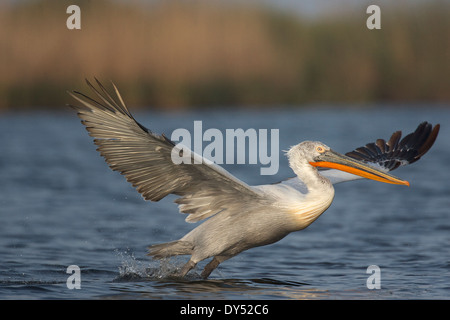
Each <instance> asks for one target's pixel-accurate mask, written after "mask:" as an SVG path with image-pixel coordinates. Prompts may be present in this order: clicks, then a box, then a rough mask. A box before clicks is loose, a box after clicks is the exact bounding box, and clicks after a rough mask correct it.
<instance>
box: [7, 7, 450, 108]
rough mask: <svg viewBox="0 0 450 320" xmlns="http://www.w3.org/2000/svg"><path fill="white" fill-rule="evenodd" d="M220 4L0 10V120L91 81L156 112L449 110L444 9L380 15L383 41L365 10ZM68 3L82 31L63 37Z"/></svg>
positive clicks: (60, 98)
mask: <svg viewBox="0 0 450 320" xmlns="http://www.w3.org/2000/svg"><path fill="white" fill-rule="evenodd" d="M225 3H226V2H225ZM225 3H224V4H220V2H219V3H218V2H212V3H211V2H208V1H207V0H205V1H167V0H165V1H158V2H152V4H146V5H144V4H137V3H136V2H133V1H132V2H128V3H127V2H117V1H105V0H103V1H66V0H64V1H62V0H61V1H44V0H41V1H31V2H24V3H22V4H20V5H6V4H3V5H0V39H1V42H0V61H1V72H0V109H18V108H21V107H34V106H36V107H40V106H46V107H52V106H54V107H58V106H62V105H64V104H65V103H67V102H68V101H70V98H69V97H68V96H67V94H66V90H68V89H78V90H85V88H86V87H85V85H84V82H83V79H84V78H90V79H92V78H93V77H97V78H99V79H100V80H103V81H105V80H109V79H111V80H113V81H114V82H115V83H116V84H117V85H118V86H119V87H120V89H121V91H122V92H123V94H124V96H125V99H126V101H128V102H129V103H130V104H132V105H137V106H152V107H155V108H188V107H192V106H194V107H199V106H214V105H242V106H245V105H273V104H284V105H286V104H292V105H300V104H304V103H326V102H332V103H361V104H363V103H367V102H380V101H382V102H386V101H388V102H405V101H406V102H424V101H426V102H444V103H447V102H448V101H449V100H450V64H449V58H450V37H449V31H450V19H448V17H449V16H450V14H449V13H450V6H449V5H448V2H436V1H428V2H426V3H425V2H424V3H423V4H421V5H417V6H414V7H412V6H409V7H407V8H403V7H400V6H392V7H389V8H382V29H381V30H368V29H367V28H366V19H367V17H368V15H367V14H366V13H365V8H361V10H359V11H358V13H357V14H355V11H353V12H352V13H351V14H349V13H348V14H346V13H339V14H336V15H332V16H327V17H326V18H321V19H302V18H301V17H300V16H298V15H295V14H292V13H287V12H282V11H276V10H273V9H271V8H270V9H269V8H267V7H260V6H258V7H257V6H255V5H254V3H255V2H252V3H253V5H246V4H245V2H244V3H243V4H237V3H235V2H233V4H225ZM401 3H402V4H404V2H401ZM71 4H77V5H79V6H80V8H81V30H68V29H67V28H66V19H67V18H68V17H69V14H67V13H66V8H67V7H68V6H69V5H71Z"/></svg>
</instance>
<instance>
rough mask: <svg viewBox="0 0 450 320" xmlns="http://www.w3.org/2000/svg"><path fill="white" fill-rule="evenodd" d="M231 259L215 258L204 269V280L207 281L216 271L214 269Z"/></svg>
mask: <svg viewBox="0 0 450 320" xmlns="http://www.w3.org/2000/svg"><path fill="white" fill-rule="evenodd" d="M229 258H230V257H226V256H215V257H214V258H213V259H212V260H211V261H210V262H209V263H208V264H207V265H206V266H205V268H204V269H203V271H202V274H201V276H202V278H203V279H206V278H208V277H209V275H210V274H211V272H213V271H214V269H216V268H217V266H218V265H219V264H220V263H221V262H224V261H225V260H227V259H229Z"/></svg>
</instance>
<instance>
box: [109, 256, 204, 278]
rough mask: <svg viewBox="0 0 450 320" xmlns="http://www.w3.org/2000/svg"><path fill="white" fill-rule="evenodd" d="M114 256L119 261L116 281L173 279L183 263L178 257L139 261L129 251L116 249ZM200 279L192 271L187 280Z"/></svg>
mask: <svg viewBox="0 0 450 320" xmlns="http://www.w3.org/2000/svg"><path fill="white" fill-rule="evenodd" d="M116 254H117V256H118V258H119V259H120V263H121V265H120V266H119V276H118V277H117V278H116V279H115V280H116V281H146V280H162V279H174V278H179V277H177V273H178V271H179V270H180V269H181V268H182V266H183V265H184V263H185V261H183V260H182V259H181V258H179V257H172V258H166V259H161V260H150V259H146V260H140V259H138V258H136V257H135V256H134V253H133V252H131V251H130V250H129V249H126V250H125V251H120V250H118V249H116ZM191 277H193V278H200V275H199V274H197V273H196V272H195V270H194V271H192V272H191V273H190V275H189V278H191Z"/></svg>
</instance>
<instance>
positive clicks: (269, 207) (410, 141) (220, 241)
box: [69, 80, 439, 278]
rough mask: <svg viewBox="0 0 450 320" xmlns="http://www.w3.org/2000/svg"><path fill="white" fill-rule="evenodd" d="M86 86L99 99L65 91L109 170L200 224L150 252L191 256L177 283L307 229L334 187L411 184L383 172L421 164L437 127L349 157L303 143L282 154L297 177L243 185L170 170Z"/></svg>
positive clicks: (160, 150) (202, 167)
mask: <svg viewBox="0 0 450 320" xmlns="http://www.w3.org/2000/svg"><path fill="white" fill-rule="evenodd" d="M86 82H87V84H88V86H89V87H90V88H91V89H92V90H93V92H94V93H95V95H96V96H97V98H98V101H96V100H93V99H91V98H89V97H88V96H86V95H84V94H82V93H80V92H76V91H74V92H73V93H70V92H69V93H70V94H71V95H72V96H73V97H74V98H75V99H76V100H78V101H79V102H80V103H81V104H80V105H77V106H74V105H70V106H71V107H72V108H74V109H75V110H76V111H77V112H78V116H79V117H80V118H81V119H82V123H83V124H84V125H85V126H86V129H87V130H88V131H89V134H90V135H91V136H92V137H94V138H95V140H94V142H95V144H96V145H97V146H98V149H97V150H98V151H99V152H100V154H101V155H102V156H103V157H104V158H105V160H106V162H107V163H108V164H109V166H110V167H111V169H112V170H116V171H119V172H120V173H122V174H123V175H125V177H126V179H127V180H128V181H129V182H130V183H131V184H132V185H133V186H134V187H135V188H136V189H137V191H138V192H140V193H141V194H142V196H143V197H144V199H146V200H152V201H159V200H161V199H162V198H164V197H165V196H167V195H169V194H175V195H177V196H179V197H178V198H177V199H176V200H175V202H176V203H177V204H178V205H179V210H180V212H182V213H186V214H188V216H187V218H186V221H187V222H197V221H201V220H205V221H204V222H203V223H201V224H200V225H199V226H198V227H196V228H195V229H193V230H192V231H191V232H189V233H187V234H186V235H185V236H184V237H182V238H181V239H179V240H176V241H172V242H168V243H162V244H156V245H152V246H150V247H149V255H150V256H153V257H154V258H155V259H161V258H165V257H170V256H176V255H190V259H189V261H188V262H187V263H186V264H185V265H184V266H183V267H182V268H181V270H179V272H178V275H179V276H180V277H184V276H185V275H186V274H187V273H188V272H189V271H190V270H191V269H192V268H194V267H195V266H196V264H197V263H198V262H200V261H202V260H205V259H208V258H211V257H212V259H211V261H210V262H209V263H208V264H207V265H206V266H205V268H204V270H203V271H202V273H201V276H202V277H203V278H207V277H208V276H209V275H210V274H211V272H212V271H213V270H214V269H215V268H216V267H217V266H218V265H219V264H220V263H221V262H223V261H225V260H227V259H230V258H232V257H233V256H235V255H237V254H239V253H240V252H242V251H244V250H247V249H250V248H253V247H257V246H263V245H267V244H271V243H274V242H276V241H278V240H280V239H282V238H284V237H285V236H286V235H288V234H289V233H291V232H293V231H298V230H302V229H304V228H306V227H307V226H309V225H310V224H311V223H312V222H314V220H316V219H317V218H318V217H319V216H320V215H321V214H322V213H323V212H324V211H325V210H327V208H328V207H329V206H330V205H331V202H332V201H333V198H334V187H333V184H335V183H338V182H343V181H349V180H355V179H360V178H362V177H364V178H368V179H372V180H378V181H382V182H386V183H393V184H400V185H409V183H408V182H407V181H404V180H400V179H398V178H396V177H394V176H392V175H391V174H389V173H388V172H389V171H391V170H394V169H396V168H397V167H399V166H403V165H407V164H409V163H412V162H415V161H417V160H418V159H420V157H421V156H422V155H424V154H425V153H426V152H427V151H428V150H429V149H430V148H431V146H432V145H433V143H434V141H435V139H436V137H437V135H438V132H439V125H436V126H435V127H434V128H433V127H432V125H431V124H429V123H427V122H424V123H422V124H420V125H419V126H418V128H417V129H416V131H415V132H413V133H411V134H409V135H407V136H406V137H405V138H403V139H402V140H401V141H400V138H401V132H400V131H397V132H395V133H394V134H393V135H392V137H391V138H390V140H389V141H388V142H386V141H384V140H382V139H378V140H377V141H376V142H375V143H370V144H367V145H366V146H365V147H361V148H358V149H356V150H355V151H352V152H350V153H347V155H341V154H339V153H337V152H335V151H333V150H331V149H330V148H329V147H328V146H326V145H325V144H323V143H321V142H312V141H305V142H302V143H299V144H298V145H295V146H293V147H291V148H290V150H289V151H288V152H287V156H288V158H289V165H290V167H291V168H292V170H293V171H294V173H295V174H296V177H294V178H291V179H288V180H286V181H282V182H280V183H276V184H270V185H260V186H249V185H248V184H246V183H245V182H243V181H241V180H239V179H237V178H236V177H234V176H233V175H231V174H230V173H228V172H227V171H226V170H224V169H223V168H221V167H219V166H218V165H216V164H214V163H211V162H210V161H206V160H205V161H203V162H202V163H201V164H192V165H191V164H183V163H182V164H178V165H176V164H174V163H173V162H172V160H171V152H172V149H173V148H174V147H175V144H174V143H173V142H172V141H171V140H169V139H168V138H167V137H165V136H164V135H161V136H160V135H157V134H155V133H153V132H151V131H150V130H148V129H146V128H145V127H144V126H142V125H141V124H139V123H138V122H137V121H136V120H135V119H134V118H133V116H132V115H131V113H130V111H128V108H127V107H126V106H125V103H124V101H123V100H122V98H121V96H120V94H119V92H118V90H117V88H116V87H115V86H114V85H113V86H114V90H115V95H116V97H115V98H113V97H112V96H111V95H110V94H109V93H108V92H107V90H106V89H105V88H104V87H103V86H102V85H101V84H100V82H98V80H97V83H98V86H99V88H100V90H97V89H95V88H94V86H92V85H91V84H90V83H89V81H86ZM191 156H192V157H198V155H196V154H194V153H192V154H191ZM191 163H194V162H193V161H192V162H191ZM319 167H320V168H319Z"/></svg>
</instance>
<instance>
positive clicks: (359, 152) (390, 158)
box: [320, 122, 440, 183]
mask: <svg viewBox="0 0 450 320" xmlns="http://www.w3.org/2000/svg"><path fill="white" fill-rule="evenodd" d="M439 128H440V125H439V124H437V125H435V126H434V127H433V125H432V124H430V123H428V122H422V123H421V124H419V126H418V127H417V129H416V130H415V131H414V132H412V133H410V134H408V135H406V136H405V137H404V138H403V139H401V138H402V132H401V131H396V132H394V133H393V134H392V136H391V138H390V139H389V140H388V141H387V142H386V141H385V140H383V139H378V140H377V141H376V142H372V143H368V144H366V145H365V146H364V147H360V148H357V149H355V150H353V151H351V152H348V153H346V155H347V156H349V157H351V158H353V159H356V160H359V161H363V162H365V163H368V164H370V165H372V166H374V167H376V168H377V169H381V170H383V171H385V172H389V171H392V170H395V169H397V168H398V167H401V166H405V165H408V164H411V163H414V162H416V161H417V160H419V159H420V158H421V157H422V156H423V155H424V154H425V153H427V152H428V150H430V148H431V147H432V146H433V144H434V142H435V141H436V138H437V136H438V133H439ZM320 174H322V175H323V176H325V177H327V178H328V179H330V180H331V182H332V183H339V182H344V181H350V180H356V179H361V177H359V176H356V175H352V174H349V173H346V172H342V171H339V170H334V169H330V170H323V171H321V172H320Z"/></svg>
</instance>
